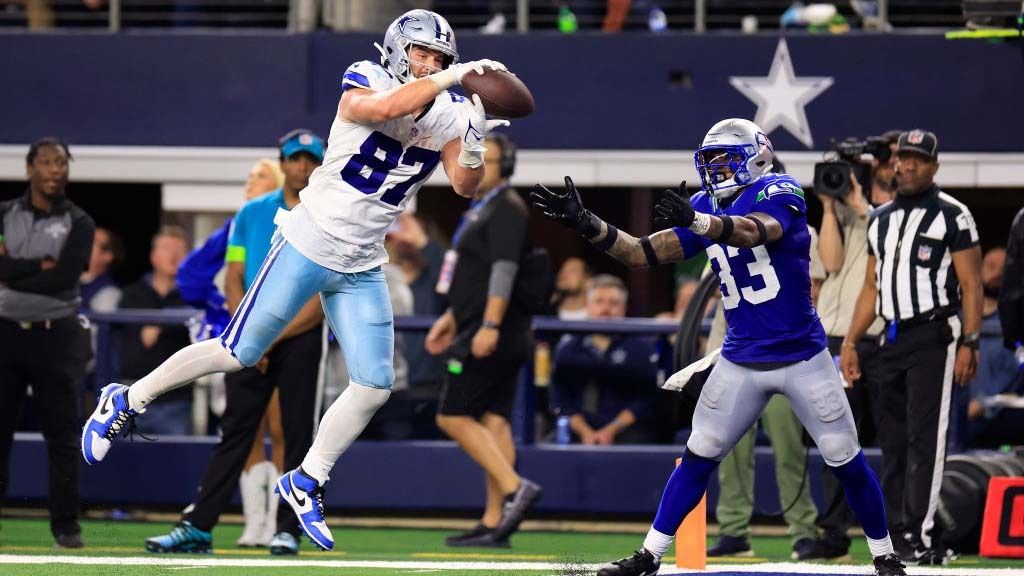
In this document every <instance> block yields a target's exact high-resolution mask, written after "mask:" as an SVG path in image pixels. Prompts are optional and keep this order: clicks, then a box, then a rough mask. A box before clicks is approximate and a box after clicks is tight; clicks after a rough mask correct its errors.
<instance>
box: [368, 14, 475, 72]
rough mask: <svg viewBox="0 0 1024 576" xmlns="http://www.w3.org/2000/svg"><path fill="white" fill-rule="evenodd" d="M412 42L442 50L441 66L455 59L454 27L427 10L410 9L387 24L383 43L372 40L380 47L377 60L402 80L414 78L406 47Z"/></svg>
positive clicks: (457, 52) (456, 54) (454, 61)
mask: <svg viewBox="0 0 1024 576" xmlns="http://www.w3.org/2000/svg"><path fill="white" fill-rule="evenodd" d="M413 44H415V45H417V46H423V47H425V48H430V49H432V50H437V51H439V52H441V53H442V54H444V56H445V58H444V67H445V68H447V67H449V66H451V65H452V64H455V63H457V62H458V61H459V49H458V47H457V46H456V44H455V31H454V30H452V27H451V25H450V24H448V21H447V20H445V19H444V17H443V16H441V15H440V14H438V13H436V12H431V11H430V10H410V11H408V12H406V13H405V14H402V15H401V16H399V17H398V18H397V19H396V20H395V21H394V22H392V23H391V25H390V26H388V31H387V32H385V33H384V45H383V46H381V45H380V44H374V46H376V47H377V49H378V50H380V54H381V57H380V63H381V64H383V65H384V66H385V67H386V68H387V69H388V70H390V71H391V73H392V74H394V75H395V77H396V78H398V79H399V80H400V81H402V82H411V81H413V80H415V79H416V78H413V76H412V69H411V67H410V66H409V47H410V46H412V45H413Z"/></svg>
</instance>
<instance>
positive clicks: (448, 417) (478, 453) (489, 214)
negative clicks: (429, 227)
mask: <svg viewBox="0 0 1024 576" xmlns="http://www.w3.org/2000/svg"><path fill="white" fill-rule="evenodd" d="M486 145H487V152H486V153H485V154H484V166H485V169H484V177H483V180H482V181H481V182H480V187H479V188H478V189H477V190H478V192H477V194H476V195H475V196H474V198H473V201H472V202H471V203H470V206H469V209H468V210H467V211H466V212H465V213H464V214H463V215H462V218H461V219H460V220H459V225H458V227H457V228H456V230H455V235H454V236H453V237H452V248H451V249H450V250H448V252H447V254H445V258H444V265H443V267H442V268H441V274H440V277H439V279H438V283H437V291H438V292H440V293H442V294H447V296H448V301H449V304H450V307H449V308H448V310H447V311H446V312H445V313H444V314H442V315H441V316H440V317H439V318H438V319H437V321H436V322H434V325H433V326H432V327H431V328H430V331H429V332H428V333H427V338H426V341H425V343H424V345H425V347H426V349H427V351H428V352H430V353H431V354H434V355H440V354H444V358H445V360H446V363H445V374H444V381H443V382H444V383H443V386H442V389H441V400H440V403H439V407H438V413H437V425H438V427H439V428H440V429H441V430H442V431H444V433H445V434H447V435H448V436H449V437H451V438H452V439H453V440H455V441H456V442H458V444H459V446H460V447H461V448H462V449H463V450H464V451H465V452H466V454H468V455H469V456H470V457H471V458H473V460H474V461H475V462H476V463H477V464H479V465H480V467H481V468H483V469H484V472H485V473H486V479H487V504H486V507H485V508H484V514H483V517H482V518H481V520H480V524H479V525H478V526H476V527H475V528H473V529H472V530H469V531H468V532H465V533H462V534H457V535H454V536H451V537H449V538H448V539H447V540H446V544H448V545H449V546H484V547H507V546H508V545H509V544H508V537H509V535H510V534H511V533H512V532H514V531H515V530H516V528H518V525H519V522H520V521H521V520H522V518H523V516H524V515H525V514H526V512H527V510H528V509H529V508H530V507H531V506H532V505H533V503H534V502H536V501H537V499H539V498H540V494H541V488H540V486H538V485H536V484H534V483H533V482H530V481H529V480H527V479H525V478H521V477H520V476H519V475H518V474H517V473H516V471H515V468H514V465H515V443H514V442H513V439H512V429H511V426H510V424H509V419H510V416H511V414H512V407H513V405H514V403H515V395H516V383H517V381H518V378H519V369H520V368H521V367H522V366H523V364H525V363H526V361H527V359H528V358H529V355H530V353H531V352H532V350H533V345H532V341H533V337H532V334H531V332H530V313H529V310H527V309H526V308H525V307H524V306H523V305H522V303H521V299H517V298H515V297H513V286H514V285H515V279H516V272H517V271H519V268H520V265H521V264H522V262H523V259H524V258H525V256H526V255H527V254H528V253H529V251H530V250H531V245H530V240H529V237H528V236H529V234H528V232H529V230H528V228H529V212H528V209H527V206H526V202H524V201H523V199H522V198H521V197H520V196H519V194H517V193H516V192H515V191H514V190H513V189H512V188H510V187H509V177H510V176H512V172H513V171H514V170H515V146H514V144H513V143H512V141H511V140H510V139H509V138H507V137H506V136H504V135H502V134H497V133H494V132H492V133H490V134H489V135H488V137H487V143H486ZM481 286H487V290H486V291H483V290H481V289H480V287H481ZM520 485H522V486H525V487H526V488H527V489H526V490H519V491H517V489H516V487H517V486H520ZM520 493H523V496H521V497H517V496H518V495H519V494H520Z"/></svg>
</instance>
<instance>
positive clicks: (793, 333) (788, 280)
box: [674, 174, 826, 364]
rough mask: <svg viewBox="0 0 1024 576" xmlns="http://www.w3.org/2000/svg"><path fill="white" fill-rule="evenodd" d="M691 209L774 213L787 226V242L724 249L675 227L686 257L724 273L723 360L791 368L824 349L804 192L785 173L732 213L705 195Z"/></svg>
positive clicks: (744, 195)
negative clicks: (699, 257) (703, 256)
mask: <svg viewBox="0 0 1024 576" xmlns="http://www.w3.org/2000/svg"><path fill="white" fill-rule="evenodd" d="M692 203H693V208H694V210H697V211H698V212H704V213H705V214H714V215H730V216H747V215H748V214H750V213H752V212H761V213H764V214H768V215H769V216H771V217H772V218H774V219H775V220H777V221H778V222H779V224H781V225H782V230H783V232H782V237H781V238H779V239H778V240H777V241H775V242H772V243H770V244H762V245H760V246H755V247H754V248H736V247H734V246H727V245H725V244H718V243H715V242H714V241H712V240H709V239H707V238H705V237H703V236H698V235H697V234H694V233H693V232H691V231H690V230H687V229H684V228H675V229H674V231H675V233H676V236H677V237H678V238H679V243H680V244H681V245H682V247H683V253H684V254H685V255H686V256H687V257H690V256H693V255H694V254H697V253H699V252H700V251H701V250H704V251H705V252H706V253H707V255H708V258H709V260H710V263H711V268H712V270H713V271H714V272H715V273H716V274H718V279H719V283H720V284H721V289H722V304H723V307H724V308H725V319H726V324H727V325H728V328H727V330H726V335H725V343H724V344H723V345H722V356H723V357H725V358H726V359H727V360H729V361H731V362H736V363H739V364H743V363H756V362H784V363H792V362H798V361H801V360H806V359H808V358H811V357H812V356H814V355H815V354H817V353H818V352H821V351H822V350H823V349H824V348H825V346H826V339H825V330H824V329H823V328H822V326H821V321H820V320H819V319H818V313H817V312H816V311H815V310H814V305H813V303H812V302H811V279H810V247H811V237H810V233H809V232H808V230H807V204H806V203H805V202H804V193H803V190H801V189H800V185H799V184H798V183H797V182H796V180H794V179H793V178H792V177H791V176H789V175H786V174H769V175H766V176H764V177H762V178H760V179H759V180H758V181H757V182H755V183H754V184H751V185H750V186H749V187H747V188H745V189H744V190H743V191H742V192H741V193H739V194H738V195H737V197H736V198H735V200H734V201H733V202H732V204H730V205H729V206H728V207H725V208H722V207H721V206H720V205H719V204H718V201H717V200H715V199H714V198H713V197H712V196H711V195H709V194H707V193H706V192H700V193H698V194H695V195H694V196H693V198H692Z"/></svg>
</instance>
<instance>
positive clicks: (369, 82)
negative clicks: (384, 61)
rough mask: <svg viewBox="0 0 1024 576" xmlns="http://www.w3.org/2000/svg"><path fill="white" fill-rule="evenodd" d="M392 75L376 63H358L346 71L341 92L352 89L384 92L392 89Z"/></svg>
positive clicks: (365, 61) (367, 61) (342, 79)
mask: <svg viewBox="0 0 1024 576" xmlns="http://www.w3.org/2000/svg"><path fill="white" fill-rule="evenodd" d="M390 79H391V75H390V73H389V72H388V71H387V70H385V69H384V67H383V66H381V65H380V64H377V63H376V62H370V61H369V60H363V61H361V62H356V63H355V64H353V65H351V66H349V67H348V69H347V70H345V74H344V75H342V77H341V91H342V92H345V91H346V90H348V89H350V88H365V89H367V90H373V91H375V92H382V91H384V90H387V89H388V88H390V87H391V81H390Z"/></svg>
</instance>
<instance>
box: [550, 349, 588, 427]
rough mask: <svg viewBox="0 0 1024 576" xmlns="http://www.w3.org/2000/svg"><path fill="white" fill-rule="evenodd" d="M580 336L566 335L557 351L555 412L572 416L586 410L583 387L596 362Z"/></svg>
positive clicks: (553, 391) (553, 382)
mask: <svg viewBox="0 0 1024 576" xmlns="http://www.w3.org/2000/svg"><path fill="white" fill-rule="evenodd" d="M582 342H583V340H582V339H581V338H580V337H579V336H572V335H568V334H567V335H565V336H563V337H562V340H561V342H559V343H558V347H557V348H555V354H554V359H553V364H552V366H553V371H552V373H551V411H552V412H554V413H555V414H558V415H559V416H572V415H573V414H578V413H579V412H581V411H582V410H583V387H584V386H585V385H586V384H587V382H589V380H590V378H589V367H590V365H592V363H593V362H592V359H591V358H590V355H589V354H587V352H586V350H584V349H583V346H582Z"/></svg>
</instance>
